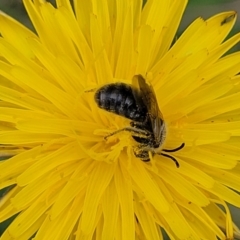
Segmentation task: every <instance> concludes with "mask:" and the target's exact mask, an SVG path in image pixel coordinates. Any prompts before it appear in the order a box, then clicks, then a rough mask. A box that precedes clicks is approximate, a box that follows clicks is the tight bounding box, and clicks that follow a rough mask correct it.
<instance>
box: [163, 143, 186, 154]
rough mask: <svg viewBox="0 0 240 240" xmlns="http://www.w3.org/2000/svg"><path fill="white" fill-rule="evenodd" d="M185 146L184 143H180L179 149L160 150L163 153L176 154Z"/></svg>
mask: <svg viewBox="0 0 240 240" xmlns="http://www.w3.org/2000/svg"><path fill="white" fill-rule="evenodd" d="M184 146H185V143H182V144H181V145H180V146H179V147H177V148H174V149H162V151H163V152H176V151H178V150H180V149H182V148H183V147H184Z"/></svg>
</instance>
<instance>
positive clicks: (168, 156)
mask: <svg viewBox="0 0 240 240" xmlns="http://www.w3.org/2000/svg"><path fill="white" fill-rule="evenodd" d="M160 154H161V155H162V156H164V157H167V158H170V159H171V160H173V161H174V162H175V164H176V167H177V168H179V163H178V161H177V160H176V158H174V157H173V156H170V155H168V154H165V153H160Z"/></svg>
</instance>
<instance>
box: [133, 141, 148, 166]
mask: <svg viewBox="0 0 240 240" xmlns="http://www.w3.org/2000/svg"><path fill="white" fill-rule="evenodd" d="M144 147H146V145H145V144H141V145H139V146H137V147H136V148H135V149H134V151H133V152H134V155H135V157H137V158H140V159H141V160H142V161H143V162H149V161H150V158H149V153H148V151H146V150H142V148H144Z"/></svg>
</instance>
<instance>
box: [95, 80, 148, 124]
mask: <svg viewBox="0 0 240 240" xmlns="http://www.w3.org/2000/svg"><path fill="white" fill-rule="evenodd" d="M95 101H96V103H97V104H98V107H99V108H102V109H104V110H106V111H109V112H113V113H115V114H118V115H120V116H123V117H126V118H129V119H131V120H133V121H139V122H143V121H144V120H145V119H146V116H147V108H146V106H145V105H144V103H143V101H142V98H141V96H140V93H139V92H138V91H137V90H134V89H133V88H132V87H131V86H130V85H127V84H124V83H114V84H108V85H105V86H103V87H101V88H100V89H98V90H97V92H96V93H95Z"/></svg>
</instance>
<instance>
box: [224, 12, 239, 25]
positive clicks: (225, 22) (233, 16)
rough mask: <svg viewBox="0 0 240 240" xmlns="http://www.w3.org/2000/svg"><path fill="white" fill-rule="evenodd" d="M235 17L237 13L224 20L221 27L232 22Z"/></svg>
mask: <svg viewBox="0 0 240 240" xmlns="http://www.w3.org/2000/svg"><path fill="white" fill-rule="evenodd" d="M235 17H236V13H233V14H231V15H230V16H228V17H226V18H224V19H223V21H222V22H221V26H222V25H224V24H227V23H229V22H231V21H232V20H233V19H234V18H235Z"/></svg>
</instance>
